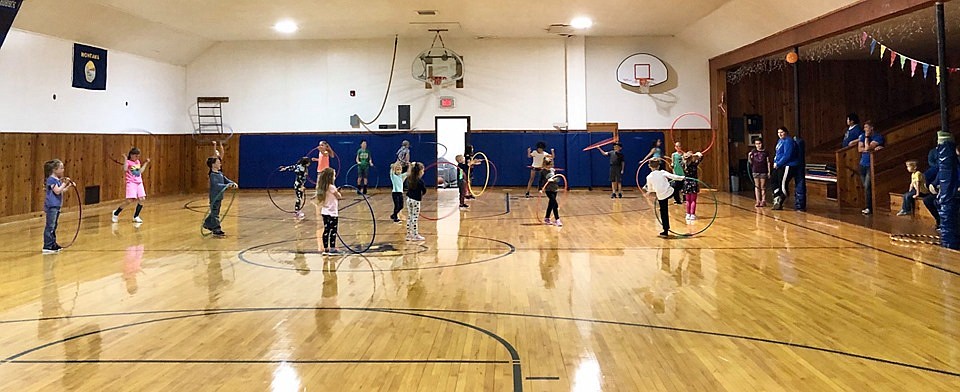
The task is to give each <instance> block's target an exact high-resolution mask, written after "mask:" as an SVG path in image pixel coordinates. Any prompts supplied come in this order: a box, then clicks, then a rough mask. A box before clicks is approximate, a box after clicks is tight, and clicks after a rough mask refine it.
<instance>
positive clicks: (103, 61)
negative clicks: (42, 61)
mask: <svg viewBox="0 0 960 392" xmlns="http://www.w3.org/2000/svg"><path fill="white" fill-rule="evenodd" d="M0 1H3V0H0ZM73 87H76V88H83V89H87V90H106V89H107V50H106V49H100V48H94V47H92V46H87V45H81V44H73Z"/></svg>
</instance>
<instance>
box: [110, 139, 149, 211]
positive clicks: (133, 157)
mask: <svg viewBox="0 0 960 392" xmlns="http://www.w3.org/2000/svg"><path fill="white" fill-rule="evenodd" d="M148 165H150V158H147V161H146V163H144V164H143V165H141V164H140V149H139V148H136V147H134V148H131V149H130V152H128V153H127V156H126V159H125V162H124V164H123V178H124V180H125V182H126V197H125V198H124V200H123V203H120V206H119V207H117V209H116V210H114V211H113V216H112V217H111V218H110V220H112V221H113V223H117V222H119V221H120V213H121V212H123V207H126V206H127V205H128V204H130V203H132V202H133V201H134V200H136V202H137V209H136V211H134V212H133V222H134V223H143V220H142V219H140V211H141V210H143V202H144V201H145V200H146V199H147V192H146V191H145V190H144V189H143V177H142V175H143V172H144V171H145V170H147V166H148Z"/></svg>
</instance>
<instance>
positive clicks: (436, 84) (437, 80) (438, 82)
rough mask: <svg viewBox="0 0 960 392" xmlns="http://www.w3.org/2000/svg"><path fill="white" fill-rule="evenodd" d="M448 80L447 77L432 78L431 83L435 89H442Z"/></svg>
mask: <svg viewBox="0 0 960 392" xmlns="http://www.w3.org/2000/svg"><path fill="white" fill-rule="evenodd" d="M446 79H447V77H446V76H431V77H430V82H431V83H433V87H440V85H441V84H443V81H444V80H446Z"/></svg>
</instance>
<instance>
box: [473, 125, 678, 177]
mask: <svg viewBox="0 0 960 392" xmlns="http://www.w3.org/2000/svg"><path fill="white" fill-rule="evenodd" d="M611 137H613V135H612V134H611V133H602V132H601V133H588V132H568V133H557V132H549V133H537V132H497V133H471V134H470V144H473V146H474V150H475V151H482V152H484V153H486V154H487V156H488V157H489V158H490V160H491V161H493V162H494V164H496V166H497V170H498V173H497V174H498V176H497V184H496V185H497V186H524V187H525V186H526V185H527V180H528V179H529V178H530V170H529V169H528V166H530V161H531V160H530V158H528V157H527V147H530V148H535V147H536V144H537V142H538V141H544V142H546V143H547V150H548V151H549V149H550V148H553V149H555V150H556V153H557V159H558V161H557V163H556V166H557V167H559V168H563V169H564V170H563V171H561V173H563V174H564V175H565V176H566V177H567V179H568V180H569V181H570V186H571V187H586V186H598V187H603V186H610V181H609V180H610V179H609V177H610V160H609V158H608V157H605V156H603V154H601V153H600V152H599V151H596V150H590V151H582V150H583V148H584V147H587V146H589V145H591V144H593V143H597V142H600V141H603V140H606V139H609V138H611ZM663 137H664V134H663V133H662V132H625V133H621V134H620V142H621V143H622V144H623V153H624V155H625V156H626V163H627V165H626V170H625V171H624V175H623V186H624V187H635V186H636V181H635V180H634V177H635V176H636V172H637V163H638V162H639V161H640V160H641V159H643V157H644V156H646V155H647V153H648V152H649V151H650V148H651V146H652V144H653V142H654V140H656V139H660V140H663ZM603 148H604V150H607V151H609V150H611V149H612V146H609V145H608V146H604V147H603ZM669 152H670V151H666V149H664V153H665V154H667V155H669ZM648 173H649V169H648V168H644V169H643V170H642V171H641V173H640V177H641V182H642V181H643V179H644V178H646V175H647V174H648ZM476 180H477V179H476V178H475V179H474V181H476Z"/></svg>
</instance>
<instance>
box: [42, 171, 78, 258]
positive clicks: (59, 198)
mask: <svg viewBox="0 0 960 392" xmlns="http://www.w3.org/2000/svg"><path fill="white" fill-rule="evenodd" d="M63 170H64V168H63V162H61V161H60V160H59V159H53V160H49V161H46V162H44V164H43V174H44V176H46V178H47V180H46V183H45V185H44V189H45V190H46V193H47V195H46V197H45V198H44V200H43V212H44V213H45V214H46V216H47V223H46V226H44V228H43V253H44V254H50V253H58V252H60V249H62V248H61V247H60V245H59V244H57V219H59V218H60V207H61V206H63V192H64V191H66V190H67V189H69V188H70V187H71V186H74V185H76V184H74V182H73V180H71V179H70V178H69V177H64V176H63Z"/></svg>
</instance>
